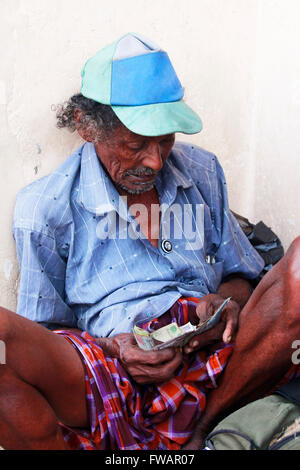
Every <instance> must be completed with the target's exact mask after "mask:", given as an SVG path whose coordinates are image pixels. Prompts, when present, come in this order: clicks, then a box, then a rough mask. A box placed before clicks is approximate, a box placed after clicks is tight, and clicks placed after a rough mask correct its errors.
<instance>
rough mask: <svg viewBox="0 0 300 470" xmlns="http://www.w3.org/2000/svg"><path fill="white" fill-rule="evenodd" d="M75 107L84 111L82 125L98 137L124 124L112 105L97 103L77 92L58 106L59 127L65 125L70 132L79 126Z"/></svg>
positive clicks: (105, 135) (108, 133)
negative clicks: (75, 116) (75, 115)
mask: <svg viewBox="0 0 300 470" xmlns="http://www.w3.org/2000/svg"><path fill="white" fill-rule="evenodd" d="M75 109H80V110H81V111H83V118H82V119H81V125H83V126H84V127H85V128H86V129H88V130H90V131H92V132H93V134H95V135H97V138H98V139H99V138H104V137H107V136H109V135H111V134H112V133H113V131H114V130H115V129H116V128H118V127H121V126H122V125H123V124H122V123H121V121H120V120H119V119H118V117H117V116H116V114H115V113H114V111H113V110H112V108H111V106H109V105H106V104H102V103H97V101H94V100H91V99H89V98H86V97H85V96H83V95H82V94H81V93H77V94H76V95H73V96H71V98H70V99H69V100H68V101H66V102H65V103H63V104H60V105H58V106H57V107H56V109H55V110H56V117H57V124H56V126H57V127H58V128H59V129H61V128H64V127H65V128H67V129H68V130H69V131H70V132H74V131H75V130H76V128H77V127H76V122H75V118H74V111H75Z"/></svg>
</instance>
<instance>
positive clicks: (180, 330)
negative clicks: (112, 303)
mask: <svg viewBox="0 0 300 470" xmlns="http://www.w3.org/2000/svg"><path fill="white" fill-rule="evenodd" d="M230 299H231V297H228V298H227V299H226V300H224V302H223V303H222V305H220V307H219V308H218V309H217V310H216V312H215V313H214V314H213V315H212V316H211V317H209V318H208V319H207V320H205V321H203V322H201V323H199V324H198V325H192V324H191V323H190V322H188V323H186V324H185V325H183V326H178V325H177V323H176V322H172V323H170V324H169V325H165V326H163V327H162V328H159V329H158V330H155V331H152V332H151V333H150V332H148V331H147V330H144V329H142V328H139V326H138V325H135V326H134V328H133V334H134V337H135V339H136V342H137V344H138V345H139V347H140V348H141V349H144V350H145V351H157V350H160V349H165V348H170V347H172V348H176V347H180V346H184V345H185V344H187V343H188V342H189V341H190V339H191V338H193V336H196V335H199V334H201V333H204V331H207V330H209V329H210V328H213V327H214V326H215V325H217V323H219V321H220V319H221V314H222V310H223V309H224V307H225V306H226V305H227V304H228V302H229V300H230Z"/></svg>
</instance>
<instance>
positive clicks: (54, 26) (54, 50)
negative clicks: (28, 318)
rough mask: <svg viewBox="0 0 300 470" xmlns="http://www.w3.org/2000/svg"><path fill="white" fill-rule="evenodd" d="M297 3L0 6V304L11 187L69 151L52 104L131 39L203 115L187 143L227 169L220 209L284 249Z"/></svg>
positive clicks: (7, 265)
mask: <svg viewBox="0 0 300 470" xmlns="http://www.w3.org/2000/svg"><path fill="white" fill-rule="evenodd" d="M299 16H300V2H299V0H186V1H185V2H183V1H182V0H163V1H162V0H151V1H149V0H110V1H104V0H84V1H82V0H51V1H50V0H1V3H0V18H1V19H0V22H1V28H0V39H1V41H0V42H1V45H0V47H1V50H0V54H1V55H0V56H1V66H0V67H1V68H0V109H1V113H0V159H1V163H0V164H1V174H0V191H1V212H0V223H1V227H2V231H1V243H0V304H2V305H3V306H6V307H8V308H11V309H15V306H16V285H17V277H18V269H17V264H16V258H15V248H14V243H13V240H12V236H11V219H12V210H13V205H14V200H15V196H16V193H17V191H18V190H19V189H20V188H22V187H23V186H24V185H26V184H28V183H29V182H31V181H34V180H35V179H37V178H39V177H41V176H43V175H45V174H47V173H49V172H50V171H52V170H53V169H54V168H56V167H57V166H58V165H59V164H60V163H61V162H62V161H63V160H64V159H65V158H66V157H67V156H68V155H69V154H70V153H71V151H72V150H73V149H75V148H76V147H77V146H78V145H79V144H80V140H79V138H78V137H76V136H75V135H72V134H69V133H68V132H67V131H65V130H63V131H59V130H58V129H56V128H55V115H54V112H52V111H51V105H52V104H56V103H59V102H62V101H64V100H65V99H67V98H68V97H69V96H71V95H72V94H73V93H74V92H77V91H78V90H79V87H80V70H81V67H82V65H83V63H84V62H85V60H86V59H87V58H88V57H89V56H91V55H92V54H94V53H95V52H96V51H97V50H99V49H100V48H102V47H103V46H105V45H106V44H108V43H110V42H112V41H113V40H115V39H116V38H117V37H119V36H121V35H122V34H124V33H126V32H129V31H134V32H140V33H143V34H144V35H146V36H148V37H150V38H152V39H153V40H154V41H155V42H157V43H159V44H160V45H161V46H162V47H163V48H164V49H166V50H167V51H168V53H169V55H170V57H171V59H172V61H173V64H174V66H175V69H176V71H177V73H178V75H179V77H180V79H181V81H182V83H183V85H184V87H185V90H186V101H187V102H188V103H189V104H191V105H192V106H193V107H194V108H195V110H197V111H198V112H199V114H200V116H201V117H202V119H203V123H204V129H203V131H202V132H201V133H200V134H199V135H196V136H192V137H188V136H182V135H178V136H177V138H178V139H182V140H187V141H192V142H194V143H196V144H198V145H200V146H202V147H204V148H206V149H208V150H210V151H213V152H215V153H216V154H217V155H218V157H219V159H220V161H221V163H222V165H223V167H224V170H225V173H226V176H227V180H228V187H229V196H230V205H231V208H232V209H233V210H235V211H237V212H239V213H241V214H243V215H244V216H246V217H248V218H250V220H251V221H254V222H258V221H259V220H261V219H262V220H264V222H265V223H266V224H268V225H269V226H271V227H272V228H273V229H274V230H275V232H276V233H277V234H278V235H279V236H280V238H281V239H282V241H283V243H284V245H285V247H287V246H288V245H289V243H290V242H291V241H292V239H293V238H294V237H295V236H296V235H298V234H299V225H300V211H299V208H298V206H299V193H300V190H299V185H300V165H299V163H298V159H299V148H300V132H299V131H298V127H299V123H300V120H299V110H300V62H299V43H300V28H299V27H298V22H299Z"/></svg>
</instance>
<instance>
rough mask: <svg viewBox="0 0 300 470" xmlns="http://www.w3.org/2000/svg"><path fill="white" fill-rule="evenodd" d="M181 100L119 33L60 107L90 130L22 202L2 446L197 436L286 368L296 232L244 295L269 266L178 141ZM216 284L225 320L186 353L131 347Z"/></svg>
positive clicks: (76, 125)
mask: <svg viewBox="0 0 300 470" xmlns="http://www.w3.org/2000/svg"><path fill="white" fill-rule="evenodd" d="M182 98H183V90H182V87H181V84H180V82H179V80H178V78H177V76H176V74H175V71H174V69H173V67H172V65H171V62H170V60H169V58H168V55H167V54H166V52H164V51H162V50H161V49H160V48H159V47H157V46H156V45H155V44H154V43H152V42H151V41H149V40H147V39H145V38H143V37H141V36H139V35H134V34H127V35H125V36H123V37H122V38H121V39H119V40H117V41H116V42H114V43H113V44H112V45H110V46H108V47H106V48H104V49H103V50H101V51H100V52H98V53H97V54H96V55H95V56H94V57H92V58H91V59H90V60H88V61H87V62H86V64H85V66H84V68H83V71H82V87H81V93H80V94H77V95H75V96H73V97H72V98H71V99H70V100H69V102H68V103H67V104H65V105H64V106H63V107H62V108H61V109H60V110H59V112H58V126H59V127H67V128H69V129H71V130H75V129H76V130H77V132H78V133H79V134H80V135H81V137H82V138H83V139H84V140H85V141H86V143H85V144H84V145H82V147H80V148H79V149H78V150H77V151H75V152H74V153H73V154H72V155H71V156H70V157H69V158H68V159H67V160H66V161H65V162H64V163H63V164H62V165H61V166H60V167H59V168H58V169H57V170H56V171H55V172H54V173H53V174H51V175H49V176H46V177H44V178H42V179H40V180H38V181H36V182H34V183H33V184H31V185H29V186H28V187H26V188H25V189H24V190H22V191H21V192H20V193H19V195H18V198H17V203H16V209H15V215H14V226H13V230H14V237H15V240H16V245H17V253H18V259H19V263H20V271H21V276H20V291H19V302H18V314H15V313H12V312H9V311H7V310H5V309H2V310H1V315H0V339H1V340H3V341H5V344H6V351H7V357H6V365H1V366H0V394H1V399H0V415H1V419H0V444H1V445H2V446H3V447H5V448H7V449H180V448H200V445H201V442H202V438H203V436H204V435H205V434H206V433H207V432H208V430H209V429H210V428H211V426H212V425H213V424H214V423H215V422H216V421H217V420H218V419H219V418H220V417H221V416H223V415H224V413H227V412H228V411H229V410H231V409H234V408H236V407H238V406H241V405H242V404H244V403H247V402H248V401H250V400H253V399H255V398H257V397H259V396H261V395H262V394H265V393H267V392H270V390H271V389H272V388H273V387H274V386H276V385H277V384H278V383H279V382H280V381H281V380H284V381H287V380H289V379H290V378H291V377H293V376H294V375H296V374H297V368H296V366H293V364H292V363H291V354H292V350H291V345H292V342H293V341H294V339H297V338H299V337H300V322H299V303H300V299H299V282H300V281H299V279H300V276H299V271H300V256H299V243H300V242H299V239H298V240H296V241H295V242H294V243H293V244H292V246H291V248H290V249H289V250H288V252H287V254H286V256H285V257H284V258H283V259H282V260H281V261H280V262H279V263H278V264H277V265H276V266H275V267H274V268H273V269H272V270H271V272H270V273H268V274H267V275H266V276H265V277H264V279H263V280H262V281H261V283H260V284H259V285H258V287H257V288H256V289H255V291H254V292H253V293H252V288H251V284H250V282H249V280H250V279H253V278H256V277H257V276H258V274H259V273H260V272H261V270H262V268H263V262H262V260H261V258H260V256H259V255H258V254H257V252H256V251H255V250H254V249H253V248H252V246H251V245H250V244H249V242H248V240H247V238H246V237H245V236H244V234H243V232H242V231H241V229H240V228H239V226H238V224H237V222H236V220H235V219H234V217H233V216H232V214H231V213H230V211H229V207H228V201H227V193H226V183H225V179H224V176H223V172H222V169H221V167H220V165H219V163H218V161H217V159H216V157H215V156H214V155H212V154H211V153H209V152H206V151H204V150H202V149H200V148H198V147H195V146H191V145H187V144H179V143H176V144H175V143H174V141H175V133H176V132H182V133H186V134H193V133H197V132H199V131H200V130H201V121H200V119H199V117H198V116H197V115H196V114H195V113H194V112H193V111H192V110H191V109H190V108H189V107H188V106H187V105H186V104H185V103H184V101H183V100H182ZM251 294H252V295H251ZM227 297H231V300H230V302H229V303H228V304H227V306H226V308H225V309H224V311H223V316H222V320H221V321H220V322H219V323H218V324H217V326H215V327H213V328H212V329H210V330H208V331H206V332H205V333H203V334H202V335H200V336H197V337H195V338H194V339H193V340H192V341H190V343H189V344H188V345H186V346H185V348H184V349H183V350H182V349H180V348H167V349H164V350H161V351H143V350H142V349H140V348H139V347H138V345H137V344H136V342H135V339H134V336H133V334H132V329H133V327H134V325H135V324H139V325H140V326H142V327H143V328H144V329H147V330H148V331H153V330H155V329H157V328H159V327H160V326H163V325H166V324H167V323H170V322H173V321H176V322H177V323H178V324H179V325H183V324H185V323H187V322H188V321H192V322H194V323H195V322H196V319H197V321H198V320H199V318H200V319H204V318H206V317H207V316H209V315H211V314H212V313H213V312H214V311H215V310H216V308H217V307H218V306H219V305H220V304H221V303H222V302H223V300H224V299H225V298H227ZM24 317H25V318H24ZM238 323H239V327H238ZM45 326H46V327H47V328H45ZM53 330H54V331H53ZM227 363H228V365H227ZM226 365H227V367H226V370H225V372H223V371H224V368H225V366H226ZM222 372H223V373H222ZM220 375H221V377H220V379H221V380H219V376H220ZM217 383H218V386H217ZM207 399H208V402H207ZM192 436H193V437H192Z"/></svg>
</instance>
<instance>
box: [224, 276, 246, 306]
mask: <svg viewBox="0 0 300 470" xmlns="http://www.w3.org/2000/svg"><path fill="white" fill-rule="evenodd" d="M252 292H253V288H252V286H251V284H250V282H249V281H247V280H246V279H242V278H239V277H235V278H233V279H229V280H228V281H225V282H223V283H222V284H220V286H219V289H218V291H217V294H218V295H220V296H221V297H223V298H224V299H226V298H227V297H231V298H232V300H235V301H236V302H237V303H238V304H239V306H240V307H241V309H242V308H243V307H244V305H245V304H246V303H247V301H248V300H249V298H250V296H251V294H252Z"/></svg>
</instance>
